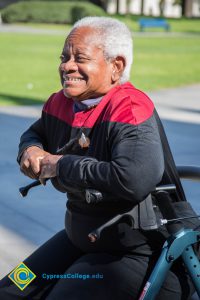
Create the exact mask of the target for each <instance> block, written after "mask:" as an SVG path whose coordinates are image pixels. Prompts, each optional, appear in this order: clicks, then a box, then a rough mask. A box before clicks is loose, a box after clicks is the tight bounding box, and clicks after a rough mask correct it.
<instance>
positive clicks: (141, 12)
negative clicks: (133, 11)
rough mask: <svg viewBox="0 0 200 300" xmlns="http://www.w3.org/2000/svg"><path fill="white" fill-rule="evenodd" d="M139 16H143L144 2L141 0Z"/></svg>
mask: <svg viewBox="0 0 200 300" xmlns="http://www.w3.org/2000/svg"><path fill="white" fill-rule="evenodd" d="M140 14H141V15H144V0H141V6H140Z"/></svg>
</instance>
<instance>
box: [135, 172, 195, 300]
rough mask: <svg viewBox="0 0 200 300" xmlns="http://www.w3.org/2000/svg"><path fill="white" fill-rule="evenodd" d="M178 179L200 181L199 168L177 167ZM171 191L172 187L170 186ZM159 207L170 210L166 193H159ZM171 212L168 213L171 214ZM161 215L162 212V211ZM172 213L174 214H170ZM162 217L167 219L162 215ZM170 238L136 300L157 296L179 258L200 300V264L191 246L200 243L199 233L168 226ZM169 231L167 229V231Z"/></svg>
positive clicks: (175, 224)
mask: <svg viewBox="0 0 200 300" xmlns="http://www.w3.org/2000/svg"><path fill="white" fill-rule="evenodd" d="M177 169H178V172H179V176H180V178H184V179H191V180H200V167H189V166H187V167H177ZM172 189H173V186H172ZM157 200H158V202H159V204H160V205H159V207H160V208H162V205H163V201H164V202H165V201H166V202H168V203H167V206H168V207H167V210H165V212H167V211H168V209H169V210H171V209H172V206H171V205H170V200H169V199H168V200H169V201H168V200H167V193H166V191H164V189H163V191H161V192H160V194H159V197H158V199H157ZM166 202H165V204H166ZM171 212H172V211H170V213H171ZM162 213H163V211H162ZM172 213H174V212H172ZM164 217H169V215H168V216H166V215H164ZM170 226H171V228H170V231H171V232H170V233H171V235H170V237H169V238H168V239H167V241H166V242H165V243H164V245H163V248H162V252H161V255H160V257H159V259H158V261H157V263H156V265H155V267H154V269H153V271H152V273H151V275H150V277H149V279H148V280H147V282H146V284H145V286H144V288H143V290H142V293H141V295H140V297H139V299H138V300H153V299H155V297H156V295H157V294H158V292H159V290H160V288H161V286H162V284H163V282H164V280H165V278H166V276H167V272H168V271H169V269H170V268H171V266H172V264H173V262H174V261H175V260H176V259H177V258H179V257H180V256H181V258H182V260H183V262H184V265H185V268H186V269H187V271H188V274H189V275H190V278H191V280H192V282H193V284H194V287H195V289H196V292H197V294H198V296H199V299H200V262H199V258H198V257H197V255H196V253H195V252H194V250H193V245H194V244H196V243H198V242H200V231H193V230H191V229H184V228H183V227H182V225H180V224H178V227H177V223H174V227H173V224H171V225H170ZM168 230H169V229H168Z"/></svg>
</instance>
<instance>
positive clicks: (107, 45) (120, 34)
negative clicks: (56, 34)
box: [71, 17, 133, 84]
mask: <svg viewBox="0 0 200 300" xmlns="http://www.w3.org/2000/svg"><path fill="white" fill-rule="evenodd" d="M79 27H91V28H93V29H97V34H98V35H99V38H100V41H101V46H103V51H104V55H105V58H106V59H107V60H109V59H113V58H115V57H117V56H122V57H123V58H124V60H125V68H124V71H123V73H122V76H121V78H120V83H121V84H122V83H124V82H127V81H128V80H129V77H130V71H131V65H132V62H133V40H132V34H131V32H130V30H129V29H128V27H127V26H126V25H125V24H124V23H122V22H120V21H118V20H116V19H114V18H109V17H85V18H83V19H80V20H78V21H77V22H76V23H75V24H74V26H73V27H72V29H71V32H72V31H73V30H74V29H76V28H79Z"/></svg>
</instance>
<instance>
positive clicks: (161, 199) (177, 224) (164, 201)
mask: <svg viewBox="0 0 200 300" xmlns="http://www.w3.org/2000/svg"><path fill="white" fill-rule="evenodd" d="M155 196H156V200H157V202H158V206H159V209H160V211H161V213H162V215H163V217H164V218H166V219H177V218H178V216H177V214H176V212H175V210H174V208H173V206H172V200H171V198H170V195H169V193H168V192H167V191H158V192H156V194H155ZM166 227H167V230H168V232H169V233H172V234H173V233H176V232H178V231H179V230H181V229H183V228H184V226H183V224H182V222H181V221H174V222H173V223H168V224H166Z"/></svg>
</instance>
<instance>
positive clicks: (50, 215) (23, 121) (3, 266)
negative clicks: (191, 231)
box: [0, 84, 200, 278]
mask: <svg viewBox="0 0 200 300" xmlns="http://www.w3.org/2000/svg"><path fill="white" fill-rule="evenodd" d="M149 95H150V97H151V98H152V100H153V101H154V102H155V104H156V107H157V109H158V112H159V113H160V116H161V117H162V119H163V122H164V126H165V128H166V132H167V135H168V138H169V142H170V145H171V147H172V151H173V154H174V157H175V160H176V163H177V164H192V165H200V84H195V85H191V86H187V87H182V88H174V89H167V90H162V91H158V92H152V93H149ZM40 111H41V107H35V106H34V107H27V106H26V107H0V128H1V130H0V140H1V143H0V153H1V155H0V167H1V175H0V278H2V277H3V276H5V275H6V274H7V273H8V272H10V271H11V270H12V268H14V267H15V266H17V264H19V263H20V262H21V261H22V260H23V259H24V258H25V257H26V256H28V255H29V254H30V253H31V252H33V251H34V249H36V248H37V247H38V246H39V245H41V244H42V243H44V242H45V241H46V240H47V239H49V238H50V237H51V236H52V235H53V234H55V233H56V232H58V231H59V230H60V229H62V228H63V227H64V214H65V202H66V199H65V195H64V194H61V193H59V192H57V191H55V190H54V189H53V188H52V187H51V186H50V185H47V186H46V187H37V188H35V189H33V190H32V191H31V192H30V194H29V196H28V197H26V198H21V196H20V195H19V193H18V188H19V187H20V186H23V185H26V184H27V183H29V182H30V181H29V179H28V178H26V177H24V176H23V175H22V174H21V173H20V172H19V167H18V165H17V163H16V154H17V147H18V142H19V137H20V135H21V133H22V132H23V131H24V130H25V129H26V128H27V127H28V126H29V125H30V124H31V123H33V121H34V120H35V119H36V118H38V117H39V115H40ZM184 186H185V189H186V193H187V195H188V199H190V201H191V202H192V204H193V207H194V208H195V209H196V210H197V211H198V212H199V213H200V185H199V183H193V184H191V183H184Z"/></svg>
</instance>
